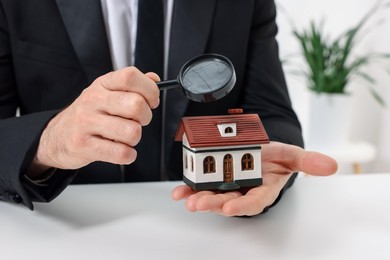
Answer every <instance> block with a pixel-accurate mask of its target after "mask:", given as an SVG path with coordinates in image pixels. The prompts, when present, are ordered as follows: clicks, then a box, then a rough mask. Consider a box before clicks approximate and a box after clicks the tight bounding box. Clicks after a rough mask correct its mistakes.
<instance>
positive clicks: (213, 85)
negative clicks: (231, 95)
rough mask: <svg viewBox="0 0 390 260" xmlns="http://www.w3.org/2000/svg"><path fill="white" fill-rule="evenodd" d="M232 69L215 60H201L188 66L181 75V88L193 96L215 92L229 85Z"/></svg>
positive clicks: (224, 63)
mask: <svg viewBox="0 0 390 260" xmlns="http://www.w3.org/2000/svg"><path fill="white" fill-rule="evenodd" d="M232 75H233V68H231V66H229V64H227V63H226V62H225V61H223V60H220V59H217V58H207V59H202V60H199V61H197V62H194V63H193V64H191V65H189V66H188V68H187V69H186V70H185V71H184V73H183V75H182V82H181V84H182V86H183V88H185V89H186V90H187V91H189V92H191V93H193V94H205V93H211V92H214V91H217V90H218V89H220V88H223V87H224V86H226V84H228V83H229V81H230V79H231V78H232Z"/></svg>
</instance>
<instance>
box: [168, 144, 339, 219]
mask: <svg viewBox="0 0 390 260" xmlns="http://www.w3.org/2000/svg"><path fill="white" fill-rule="evenodd" d="M261 153H262V178H263V185H262V186H259V187H254V188H251V189H243V190H240V191H231V192H225V193H221V192H215V191H194V190H192V189H191V188H190V187H188V186H187V185H182V186H179V187H176V188H175V189H174V190H173V191H172V198H173V199H174V200H182V199H186V200H187V201H186V208H187V209H188V210H189V211H210V212H214V213H217V214H221V215H224V216H244V215H246V216H250V215H256V214H259V213H261V212H262V211H263V209H264V208H265V207H267V206H269V205H271V204H272V203H273V202H274V201H275V199H276V198H277V197H278V195H279V193H280V191H281V190H282V188H283V187H284V185H285V184H286V183H287V181H288V179H289V178H290V176H291V174H292V173H293V172H305V173H307V174H310V175H315V176H326V175H331V174H333V173H335V172H336V171H337V163H336V161H335V160H334V159H332V158H330V157H328V156H326V155H323V154H320V153H317V152H309V151H305V150H303V149H302V148H300V147H297V146H293V145H287V144H282V143H278V142H271V143H270V144H267V145H263V146H262V150H261Z"/></svg>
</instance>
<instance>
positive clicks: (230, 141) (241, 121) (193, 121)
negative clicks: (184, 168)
mask: <svg viewBox="0 0 390 260" xmlns="http://www.w3.org/2000/svg"><path fill="white" fill-rule="evenodd" d="M227 123H236V126H237V135H236V136H232V137H222V136H221V134H220V132H219V130H218V127H217V125H219V124H227ZM184 133H185V134H186V136H187V139H188V142H189V144H190V146H191V147H194V148H197V147H198V148H199V147H212V146H235V145H252V144H265V143H269V138H268V135H267V132H266V131H265V129H264V126H263V124H262V123H261V120H260V118H259V116H258V115H257V114H234V115H222V116H193V117H183V118H182V120H181V123H180V126H179V129H178V130H177V132H176V137H175V141H182V138H183V134H184Z"/></svg>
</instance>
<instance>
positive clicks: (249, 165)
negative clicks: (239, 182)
mask: <svg viewBox="0 0 390 260" xmlns="http://www.w3.org/2000/svg"><path fill="white" fill-rule="evenodd" d="M241 170H242V171H250V170H253V156H252V155H251V154H249V153H246V154H244V155H243V156H242V158H241Z"/></svg>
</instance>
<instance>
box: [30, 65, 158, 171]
mask: <svg viewBox="0 0 390 260" xmlns="http://www.w3.org/2000/svg"><path fill="white" fill-rule="evenodd" d="M159 80H160V79H159V77H158V76H157V75H156V74H154V73H148V74H143V73H141V72H140V71H139V70H138V69H136V68H134V67H128V68H124V69H121V70H118V71H115V72H110V73H108V74H106V75H104V76H101V77H99V78H98V79H96V80H95V81H94V82H93V83H92V84H91V86H89V87H88V88H86V89H85V90H84V91H83V92H82V93H81V95H80V96H79V97H78V98H77V99H76V100H75V101H74V102H73V103H72V104H71V105H70V106H69V107H67V108H66V109H65V110H63V111H62V112H60V113H59V114H58V115H57V116H56V117H54V118H53V119H52V120H51V121H50V122H49V124H48V125H47V127H46V128H45V130H44V131H43V134H42V136H41V139H40V143H39V147H38V151H37V153H36V156H35V159H34V161H33V164H32V166H31V172H35V173H39V172H42V170H44V169H45V168H50V167H52V168H60V169H77V168H80V167H83V166H85V165H87V164H89V163H91V162H94V161H104V162H110V163H115V164H130V163H132V162H133V161H134V160H135V159H136V156H137V152H136V150H135V149H134V148H133V147H134V146H135V145H136V144H137V143H138V142H139V140H140V138H141V133H142V130H141V127H142V126H145V125H147V124H149V123H150V121H151V119H152V111H151V109H154V108H156V107H157V106H158V105H159V102H160V100H159V95H160V91H159V89H158V87H157V85H156V83H155V82H157V81H159ZM30 177H33V178H34V176H30ZM35 177H36V176H35Z"/></svg>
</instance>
